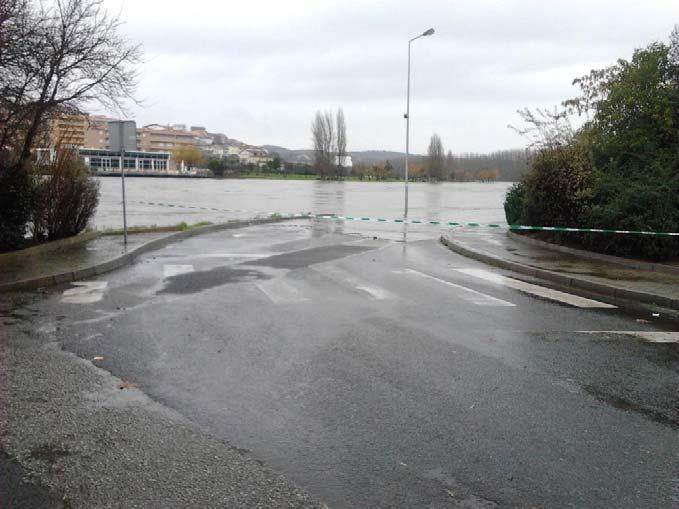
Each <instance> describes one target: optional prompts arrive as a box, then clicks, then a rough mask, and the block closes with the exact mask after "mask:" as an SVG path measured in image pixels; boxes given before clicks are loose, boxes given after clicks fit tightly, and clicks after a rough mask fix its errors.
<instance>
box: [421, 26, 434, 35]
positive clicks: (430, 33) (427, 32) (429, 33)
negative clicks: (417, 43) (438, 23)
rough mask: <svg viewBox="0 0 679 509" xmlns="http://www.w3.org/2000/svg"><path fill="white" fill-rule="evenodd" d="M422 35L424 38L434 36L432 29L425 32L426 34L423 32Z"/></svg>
mask: <svg viewBox="0 0 679 509" xmlns="http://www.w3.org/2000/svg"><path fill="white" fill-rule="evenodd" d="M422 35H423V36H425V37H426V36H427V35H434V29H433V28H430V29H429V30H427V31H426V32H424V33H423V34H422Z"/></svg>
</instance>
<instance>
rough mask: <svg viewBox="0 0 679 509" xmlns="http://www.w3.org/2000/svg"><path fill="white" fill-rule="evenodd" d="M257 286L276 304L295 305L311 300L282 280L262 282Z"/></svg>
mask: <svg viewBox="0 0 679 509" xmlns="http://www.w3.org/2000/svg"><path fill="white" fill-rule="evenodd" d="M255 286H257V288H259V290H261V292H262V293H263V294H264V295H266V296H267V297H268V298H269V300H271V302H273V303H274V304H294V303H298V302H306V301H308V300H309V299H307V298H306V297H304V296H303V295H302V294H301V293H300V292H299V290H298V289H297V288H295V287H294V286H293V285H292V284H290V283H289V282H288V281H286V280H285V279H282V278H279V279H271V280H269V281H262V282H260V283H257V284H256V285H255Z"/></svg>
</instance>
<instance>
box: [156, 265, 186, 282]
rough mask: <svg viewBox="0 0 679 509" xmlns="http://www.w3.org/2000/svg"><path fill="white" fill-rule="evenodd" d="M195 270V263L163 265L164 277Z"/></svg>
mask: <svg viewBox="0 0 679 509" xmlns="http://www.w3.org/2000/svg"><path fill="white" fill-rule="evenodd" d="M189 272H193V265H163V279H167V278H169V277H172V276H178V275H179V274H188V273H189Z"/></svg>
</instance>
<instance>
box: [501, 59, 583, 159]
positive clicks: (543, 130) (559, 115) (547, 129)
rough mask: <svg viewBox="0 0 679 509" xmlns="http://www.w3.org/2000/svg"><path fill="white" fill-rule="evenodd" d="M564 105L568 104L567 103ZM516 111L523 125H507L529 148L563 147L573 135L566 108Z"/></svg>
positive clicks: (568, 112)
mask: <svg viewBox="0 0 679 509" xmlns="http://www.w3.org/2000/svg"><path fill="white" fill-rule="evenodd" d="M594 72H596V71H592V73H594ZM576 81H577V80H576ZM573 102H575V101H573ZM566 103H569V101H566ZM566 106H570V105H568V104H567V105H566ZM573 107H576V106H573ZM577 107H580V106H577ZM587 107H589V106H587ZM583 108H584V106H583ZM583 111H584V109H583ZM517 113H518V114H519V116H520V117H521V119H522V120H523V122H524V124H525V125H524V126H523V127H521V128H517V127H514V126H512V125H510V126H508V127H509V128H510V129H512V130H514V131H515V132H517V133H518V134H520V135H521V136H524V137H525V138H526V139H528V141H529V145H528V147H529V148H530V149H536V150H542V149H551V148H558V147H563V146H565V145H568V144H569V143H570V142H571V141H572V140H573V137H574V136H575V131H574V130H573V126H572V125H571V122H570V117H569V115H570V113H571V112H570V111H569V110H568V109H564V110H558V109H557V108H556V107H555V108H554V109H553V110H548V109H540V108H537V109H536V110H535V112H533V111H531V110H530V109H528V108H524V109H522V110H518V111H517Z"/></svg>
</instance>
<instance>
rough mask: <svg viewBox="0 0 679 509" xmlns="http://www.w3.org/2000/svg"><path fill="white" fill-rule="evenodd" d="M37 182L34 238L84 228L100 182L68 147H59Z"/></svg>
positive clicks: (65, 234)
mask: <svg viewBox="0 0 679 509" xmlns="http://www.w3.org/2000/svg"><path fill="white" fill-rule="evenodd" d="M44 171H45V173H46V174H45V175H44V176H43V177H42V178H40V180H39V181H38V182H37V193H36V203H35V207H34V211H33V237H34V239H35V240H57V239H61V238H64V237H70V236H72V235H77V234H78V233H80V232H81V231H83V230H84V229H85V227H86V226H87V223H88V222H89V220H90V219H91V218H92V216H93V215H94V212H95V211H96V208H97V204H98V202H99V183H98V182H97V181H95V180H94V179H93V178H92V177H91V176H90V173H89V171H88V170H87V168H86V167H85V166H84V165H83V164H82V162H81V161H80V160H79V159H78V157H77V155H76V154H75V153H74V152H73V151H71V150H65V151H62V152H61V153H60V154H59V155H58V157H57V158H56V161H55V162H54V163H53V164H51V165H49V166H47V167H46V168H44Z"/></svg>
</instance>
